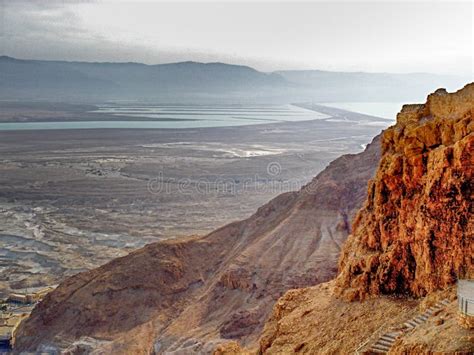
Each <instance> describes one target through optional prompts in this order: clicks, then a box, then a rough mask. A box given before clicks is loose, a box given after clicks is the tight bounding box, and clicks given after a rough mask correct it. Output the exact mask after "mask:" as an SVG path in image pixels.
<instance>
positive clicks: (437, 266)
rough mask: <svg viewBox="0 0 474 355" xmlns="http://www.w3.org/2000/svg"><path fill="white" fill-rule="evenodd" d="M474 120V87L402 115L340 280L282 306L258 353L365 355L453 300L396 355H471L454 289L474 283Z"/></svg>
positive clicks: (289, 296) (405, 339)
mask: <svg viewBox="0 0 474 355" xmlns="http://www.w3.org/2000/svg"><path fill="white" fill-rule="evenodd" d="M473 113H474V84H470V85H468V86H466V87H465V88H464V89H462V90H460V91H458V92H456V93H454V94H448V93H446V91H444V90H438V91H436V92H435V93H434V94H432V95H430V96H429V97H428V100H427V103H426V104H424V105H407V106H404V108H403V110H402V112H401V113H400V114H399V115H398V117H397V124H396V125H395V126H393V127H391V128H390V129H388V130H387V131H385V133H384V134H383V136H382V149H383V151H382V157H381V161H380V165H379V167H378V170H377V172H376V175H375V178H374V179H373V180H372V181H371V182H370V183H369V188H368V196H367V201H366V202H365V204H364V207H363V208H362V209H361V210H360V212H359V213H358V214H357V217H356V219H355V221H354V224H353V234H352V235H351V236H349V237H348V240H347V241H346V244H345V246H344V249H343V253H342V255H341V259H340V274H339V276H338V277H337V278H336V279H334V280H332V281H330V282H327V283H323V284H320V285H317V286H314V287H310V288H305V289H298V290H291V291H288V292H287V293H286V294H285V295H284V296H283V297H281V298H280V299H279V300H278V301H277V303H276V305H275V306H274V308H273V312H272V315H271V317H270V318H269V320H268V321H267V323H266V324H265V328H264V331H263V334H262V336H261V338H260V348H259V353H262V354H267V353H268V354H288V353H296V352H298V353H308V354H315V353H318V354H334V353H344V354H346V353H347V354H349V353H353V352H354V351H359V352H360V353H364V351H365V350H368V349H369V348H370V346H368V345H370V344H373V341H374V339H377V338H378V337H379V336H380V335H381V334H384V333H387V332H388V331H389V330H400V329H403V328H402V325H403V324H404V323H405V322H406V321H407V320H409V319H410V318H411V317H413V316H415V315H417V314H419V313H420V312H421V311H424V310H426V308H427V307H428V306H430V305H433V304H436V303H437V302H438V301H439V300H441V299H448V300H449V303H448V305H447V306H446V308H445V309H442V310H439V311H438V313H434V314H433V315H432V317H431V318H430V319H427V321H426V323H423V324H421V325H420V326H419V327H416V328H415V329H414V330H412V331H409V332H407V333H406V334H405V335H404V336H401V337H400V339H398V340H397V341H396V343H395V344H394V345H393V347H392V348H391V349H390V351H389V354H401V353H404V354H405V353H406V354H420V353H426V354H428V353H429V354H432V353H439V354H454V353H456V354H472V353H473V351H474V338H473V336H472V332H470V331H469V330H466V329H464V328H463V327H461V325H459V324H458V316H457V305H456V302H455V292H454V287H452V284H453V283H454V282H455V280H456V278H458V277H459V278H460V277H473V276H474V263H473V258H474V249H473V248H474V240H473V232H474V221H473V195H472V194H473V183H474V181H473V176H472V174H473V152H474V149H473V148H474V147H473V144H474V133H473V128H474V127H473V125H474V122H473ZM394 294H395V295H397V296H398V297H393V295H394ZM403 294H405V295H406V294H407V295H409V296H410V297H404V296H403ZM424 295H426V296H425V297H412V296H424ZM341 296H342V297H341ZM361 299H364V301H363V302H350V301H353V300H361ZM374 334H375V335H376V337H375V338H373V336H374ZM230 349H231V350H232V349H233V348H232V347H230ZM230 353H232V352H230Z"/></svg>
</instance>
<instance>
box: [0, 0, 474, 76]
mask: <svg viewBox="0 0 474 355" xmlns="http://www.w3.org/2000/svg"><path fill="white" fill-rule="evenodd" d="M473 11H474V10H473V4H472V2H471V1H464V2H452V1H449V2H448V1H422V2H409V1H399V2H387V1H373V2H360V1H344V2H335V1H331V2H323V1H312V2H309V1H306V2H295V1H292V2H289V1H287V2H273V1H265V2H245V1H243V2H230V1H219V2H199V1H193V2H181V1H174V2H169V3H168V2H161V1H160V2H157V1H153V2H152V1H148V2H146V1H145V2H144V1H142V2H138V1H120V2H119V1H99V2H95V1H67V0H64V1H60V2H52V1H41V2H40V1H30V2H28V1H18V0H15V1H9V0H0V31H1V33H0V54H4V55H10V56H15V57H20V58H35V59H36V58H38V59H66V60H87V61H136V62H144V63H149V64H155V63H164V62H175V61H185V60H194V61H204V62H209V61H223V62H228V63H238V64H246V65H250V66H253V67H255V68H257V69H259V70H263V71H271V70H276V69H325V70H341V71H342V70H343V71H372V72H374V71H385V72H414V71H423V72H435V73H455V74H456V73H457V74H463V75H466V74H468V75H469V74H472V72H473V57H474V55H473V51H474V47H473V29H474V27H473Z"/></svg>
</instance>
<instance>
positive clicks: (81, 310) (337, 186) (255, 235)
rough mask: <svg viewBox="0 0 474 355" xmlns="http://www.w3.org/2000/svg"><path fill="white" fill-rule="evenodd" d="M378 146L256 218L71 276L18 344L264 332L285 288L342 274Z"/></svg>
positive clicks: (172, 341) (168, 346) (147, 346)
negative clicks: (345, 250)
mask: <svg viewBox="0 0 474 355" xmlns="http://www.w3.org/2000/svg"><path fill="white" fill-rule="evenodd" d="M379 152H380V142H379V139H378V138H376V139H375V140H374V142H373V143H372V144H370V145H369V146H368V147H367V149H366V150H365V152H363V153H361V154H356V155H346V156H343V157H341V158H339V159H337V160H335V161H334V162H332V163H331V164H330V165H329V166H328V167H327V168H326V169H325V170H324V171H323V172H322V173H320V174H319V175H318V176H317V177H316V178H314V179H313V181H311V182H310V183H309V184H308V185H306V186H305V187H303V188H302V189H301V190H300V191H298V192H291V193H285V194H282V195H280V196H278V197H277V198H275V199H274V200H272V201H270V202H269V203H268V204H266V205H265V206H263V207H261V208H260V209H258V211H257V212H256V213H255V214H254V215H253V216H251V217H250V218H249V219H247V220H244V221H240V222H236V223H232V224H230V225H227V226H225V227H223V228H220V229H218V230H216V231H214V232H212V233H211V234H209V235H207V236H204V237H190V238H187V239H184V240H183V239H180V240H173V241H165V242H160V243H156V244H151V245H148V246H146V247H145V248H143V249H140V250H138V251H136V252H133V253H131V254H130V255H128V256H126V257H122V258H119V259H116V260H114V261H112V262H110V263H108V264H106V265H104V266H102V267H100V268H98V269H94V270H91V271H88V272H84V273H81V274H78V275H76V276H74V277H71V278H69V279H67V280H66V281H65V282H63V283H62V284H61V285H60V286H59V287H58V288H57V289H56V290H55V291H53V292H52V293H51V294H49V295H48V296H47V297H46V298H45V299H44V301H43V302H41V303H40V304H39V305H38V306H37V307H36V308H35V310H34V311H33V313H32V315H31V317H30V318H29V319H28V320H27V321H26V322H24V323H23V324H22V325H21V326H20V328H19V329H18V333H17V349H18V350H29V351H35V350H42V349H43V350H44V349H57V350H64V349H69V350H71V351H73V350H74V349H79V348H81V349H82V348H84V347H85V346H87V347H88V348H90V347H91V346H92V347H93V348H94V347H95V348H96V350H97V351H102V352H105V353H134V354H139V353H149V352H151V351H154V352H156V353H161V352H164V351H167V352H172V351H176V352H182V353H189V352H191V351H198V352H204V353H206V352H212V351H213V350H214V349H215V348H216V346H217V345H218V344H219V343H220V342H223V341H227V339H237V340H239V342H241V343H242V344H243V345H248V344H250V343H252V342H255V341H256V340H257V338H258V335H259V334H260V332H261V330H262V327H263V323H264V321H265V319H266V318H267V316H268V315H269V313H270V312H271V307H272V305H273V303H274V302H275V300H276V299H278V297H280V296H281V295H282V294H283V293H284V292H285V291H286V290H288V289H290V288H296V287H305V286H309V285H314V284H318V283H321V282H324V281H327V280H329V279H331V278H333V277H334V276H335V274H336V271H337V259H338V256H339V254H340V249H341V246H342V244H343V243H344V241H345V239H346V238H347V235H348V233H349V229H350V220H351V219H352V217H353V216H354V214H355V211H356V210H357V209H358V208H360V206H361V205H362V202H363V201H364V199H365V197H366V189H367V181H368V180H369V179H370V178H371V177H372V176H373V174H374V171H375V167H376V164H377V161H378V160H379V158H380V153H379ZM97 339H100V342H98V341H96V340H97ZM91 344H93V345H91ZM94 344H95V345H94ZM74 351H75V350H74Z"/></svg>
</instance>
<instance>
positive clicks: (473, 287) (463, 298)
mask: <svg viewBox="0 0 474 355" xmlns="http://www.w3.org/2000/svg"><path fill="white" fill-rule="evenodd" d="M458 310H459V323H460V324H461V325H462V326H463V327H465V328H468V329H474V280H459V281H458Z"/></svg>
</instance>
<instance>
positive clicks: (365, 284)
mask: <svg viewBox="0 0 474 355" xmlns="http://www.w3.org/2000/svg"><path fill="white" fill-rule="evenodd" d="M473 114H474V84H470V85H467V86H466V87H465V88H464V89H462V90H460V91H458V92H456V93H453V94H449V93H447V92H446V91H445V90H443V89H440V90H437V91H436V92H435V93H433V94H431V95H429V96H428V99H427V102H426V104H424V105H405V106H404V107H403V109H402V111H401V112H400V113H399V114H398V116H397V124H396V125H395V126H393V127H391V128H389V129H387V130H386V131H385V132H384V133H383V135H382V157H381V161H380V165H379V168H378V170H377V173H376V176H375V178H374V179H373V180H372V181H371V182H370V184H369V188H368V197H367V201H366V203H365V205H364V207H363V208H362V209H361V211H360V212H359V213H358V214H357V217H356V219H355V222H354V225H353V235H352V236H351V237H350V238H349V239H348V241H347V243H346V244H345V247H344V250H343V253H342V256H341V260H340V270H341V273H340V275H339V277H338V280H337V285H338V288H337V292H338V293H339V294H341V295H343V296H345V297H346V298H348V299H361V298H364V297H366V296H369V295H378V294H388V293H398V294H404V293H407V294H410V295H414V296H423V295H426V294H427V293H429V292H432V291H434V290H437V289H441V288H445V287H446V286H448V285H450V284H452V283H454V282H455V281H456V279H457V278H458V277H473V276H474V218H473V193H474V176H473V172H474V120H473Z"/></svg>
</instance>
